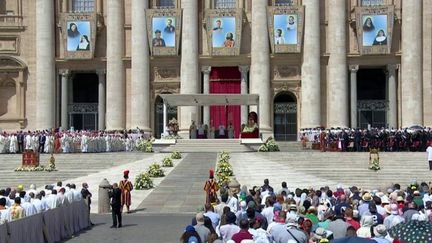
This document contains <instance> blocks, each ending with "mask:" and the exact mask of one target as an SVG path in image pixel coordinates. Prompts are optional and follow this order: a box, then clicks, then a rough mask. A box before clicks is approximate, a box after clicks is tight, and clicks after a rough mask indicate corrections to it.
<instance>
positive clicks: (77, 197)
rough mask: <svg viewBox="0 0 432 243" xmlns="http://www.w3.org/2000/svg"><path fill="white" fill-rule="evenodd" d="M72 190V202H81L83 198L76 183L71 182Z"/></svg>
mask: <svg viewBox="0 0 432 243" xmlns="http://www.w3.org/2000/svg"><path fill="white" fill-rule="evenodd" d="M71 192H72V193H73V201H71V202H79V201H81V200H82V195H81V191H78V190H77V189H76V185H75V184H71Z"/></svg>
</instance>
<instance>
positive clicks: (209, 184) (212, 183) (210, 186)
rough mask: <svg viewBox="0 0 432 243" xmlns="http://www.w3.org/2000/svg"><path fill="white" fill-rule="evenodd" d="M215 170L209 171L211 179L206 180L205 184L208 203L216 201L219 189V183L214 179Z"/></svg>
mask: <svg viewBox="0 0 432 243" xmlns="http://www.w3.org/2000/svg"><path fill="white" fill-rule="evenodd" d="M213 177H214V171H213V170H210V171H209V179H208V180H207V181H206V183H205V185H204V191H205V192H206V204H207V203H216V199H217V191H218V190H219V185H218V184H217V182H216V180H214V179H213Z"/></svg>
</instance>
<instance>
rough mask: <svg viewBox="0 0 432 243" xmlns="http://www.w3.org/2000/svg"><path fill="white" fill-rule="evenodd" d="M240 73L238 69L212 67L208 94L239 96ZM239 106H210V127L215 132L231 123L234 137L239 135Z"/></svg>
mask: <svg viewBox="0 0 432 243" xmlns="http://www.w3.org/2000/svg"><path fill="white" fill-rule="evenodd" d="M240 88H241V87H240V71H239V70H238V67H212V70H211V73H210V94H240ZM240 122H241V120H240V106H239V105H231V106H210V123H211V124H210V126H213V127H214V128H215V129H216V130H217V129H218V128H219V125H221V124H223V125H224V126H225V128H228V125H229V124H230V123H232V125H233V126H234V137H236V138H238V137H239V134H240V128H241V124H240Z"/></svg>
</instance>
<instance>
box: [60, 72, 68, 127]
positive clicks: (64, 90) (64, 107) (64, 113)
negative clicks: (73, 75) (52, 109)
mask: <svg viewBox="0 0 432 243" xmlns="http://www.w3.org/2000/svg"><path fill="white" fill-rule="evenodd" d="M60 74H61V119H60V121H61V123H60V124H61V127H62V128H63V129H64V130H68V129H69V117H68V105H69V97H68V96H69V92H68V91H69V89H68V88H69V84H68V83H69V70H62V71H61V72H60Z"/></svg>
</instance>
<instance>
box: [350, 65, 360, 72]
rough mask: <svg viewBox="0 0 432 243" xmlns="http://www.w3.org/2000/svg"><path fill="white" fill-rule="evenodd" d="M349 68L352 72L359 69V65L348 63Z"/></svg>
mask: <svg viewBox="0 0 432 243" xmlns="http://www.w3.org/2000/svg"><path fill="white" fill-rule="evenodd" d="M349 70H350V72H352V73H356V72H357V71H358V70H359V65H349Z"/></svg>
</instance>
